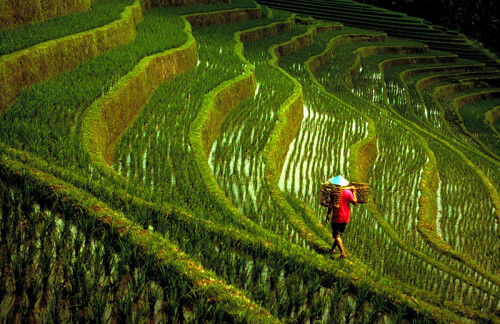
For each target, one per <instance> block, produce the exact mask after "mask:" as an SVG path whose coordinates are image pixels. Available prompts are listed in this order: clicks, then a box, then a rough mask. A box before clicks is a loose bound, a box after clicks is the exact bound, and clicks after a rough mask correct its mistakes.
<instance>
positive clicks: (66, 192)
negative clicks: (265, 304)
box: [0, 157, 278, 323]
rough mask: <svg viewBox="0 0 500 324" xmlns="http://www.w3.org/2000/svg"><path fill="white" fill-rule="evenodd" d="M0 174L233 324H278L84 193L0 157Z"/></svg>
mask: <svg viewBox="0 0 500 324" xmlns="http://www.w3.org/2000/svg"><path fill="white" fill-rule="evenodd" d="M0 170H1V172H2V177H5V178H7V179H5V180H8V181H9V182H10V183H12V182H14V181H20V182H21V183H23V182H26V181H28V182H30V183H31V184H33V185H35V186H36V187H37V189H38V191H39V193H40V195H41V198H40V199H42V200H47V201H49V202H51V203H54V202H59V203H60V204H68V205H69V206H71V207H70V208H71V209H72V210H73V211H74V212H75V214H76V215H79V217H90V218H94V219H95V220H96V221H97V223H98V224H99V225H100V226H101V227H102V228H103V229H104V230H105V231H107V232H110V233H111V234H113V235H117V236H118V237H120V238H121V239H124V240H127V241H128V242H130V243H131V244H133V245H136V246H137V247H138V248H139V250H140V251H141V252H143V253H145V254H147V255H152V256H154V257H155V258H156V260H157V264H158V265H160V264H168V265H170V266H172V267H173V268H174V269H176V270H177V271H178V273H179V274H180V275H181V276H185V277H186V278H187V280H188V281H190V282H191V283H192V284H193V286H194V287H195V288H196V289H197V291H199V292H201V293H202V294H204V295H205V296H207V297H208V298H211V299H213V300H215V301H218V302H219V303H221V304H223V305H225V309H226V311H227V312H228V313H229V314H230V315H231V316H233V317H234V319H235V320H236V321H238V322H240V321H249V322H255V323H275V322H278V320H277V319H276V318H274V317H273V316H272V315H271V314H270V313H269V312H268V311H267V310H264V309H262V308H261V307H260V306H258V305H256V304H255V303H253V302H252V301H250V300H249V299H248V297H246V295H245V294H244V293H242V292H241V291H240V290H238V289H236V288H234V287H233V286H230V285H227V284H226V283H224V282H223V281H221V280H220V279H219V278H217V276H215V275H214V274H213V273H212V272H211V271H206V270H205V269H203V268H202V267H200V266H199V265H198V264H197V263H196V262H193V261H192V260H191V259H190V258H189V256H188V255H186V254H185V253H183V252H182V251H180V250H179V248H178V247H176V246H175V245H173V244H172V243H170V242H169V241H167V240H166V239H164V238H163V237H162V236H161V235H159V234H155V233H151V232H149V231H147V230H145V229H144V228H142V227H141V226H139V225H137V224H135V223H134V222H133V221H130V220H128V219H127V217H125V216H124V215H123V214H121V213H119V212H116V211H114V210H113V209H111V208H109V207H108V206H107V205H106V204H105V203H103V202H101V201H100V200H99V199H97V198H96V197H95V196H93V195H91V194H89V193H87V192H86V191H84V190H81V189H79V188H76V187H74V186H73V185H71V184H69V183H67V182H64V181H62V180H60V179H58V178H56V177H55V176H53V175H51V174H47V173H45V172H43V171H40V170H38V169H36V168H34V167H33V166H31V165H25V164H23V163H21V162H19V161H17V160H15V159H11V158H9V157H2V160H1V162H0Z"/></svg>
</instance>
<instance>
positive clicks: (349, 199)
mask: <svg viewBox="0 0 500 324" xmlns="http://www.w3.org/2000/svg"><path fill="white" fill-rule="evenodd" d="M350 203H354V194H353V193H352V191H351V190H347V189H344V190H342V193H341V194H340V206H339V208H334V209H333V215H332V223H349V217H350V216H351V208H350V205H349V204H350Z"/></svg>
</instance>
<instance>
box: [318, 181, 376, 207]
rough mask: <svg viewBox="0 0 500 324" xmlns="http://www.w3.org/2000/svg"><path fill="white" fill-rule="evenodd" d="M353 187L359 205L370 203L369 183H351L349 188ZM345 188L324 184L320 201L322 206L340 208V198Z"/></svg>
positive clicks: (328, 183)
mask: <svg viewBox="0 0 500 324" xmlns="http://www.w3.org/2000/svg"><path fill="white" fill-rule="evenodd" d="M351 186H355V187H356V197H357V198H358V204H366V203H368V198H369V195H370V186H369V185H368V184H367V183H361V182H351V183H349V186H347V187H351ZM344 188H346V187H343V186H338V185H334V184H333V183H330V182H326V183H322V184H321V199H320V204H321V206H325V207H337V208H338V207H339V206H340V196H341V194H342V190H344Z"/></svg>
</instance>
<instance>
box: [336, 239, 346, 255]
mask: <svg viewBox="0 0 500 324" xmlns="http://www.w3.org/2000/svg"><path fill="white" fill-rule="evenodd" d="M335 242H336V243H337V245H338V246H339V249H340V257H341V258H346V257H347V255H346V254H345V251H344V246H343V245H342V237H341V236H340V234H338V235H337V236H335ZM334 245H335V243H334Z"/></svg>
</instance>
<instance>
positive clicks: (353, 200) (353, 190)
mask: <svg viewBox="0 0 500 324" xmlns="http://www.w3.org/2000/svg"><path fill="white" fill-rule="evenodd" d="M351 189H352V203H353V204H354V205H356V204H357V203H358V197H357V196H356V187H355V186H352V187H351Z"/></svg>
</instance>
